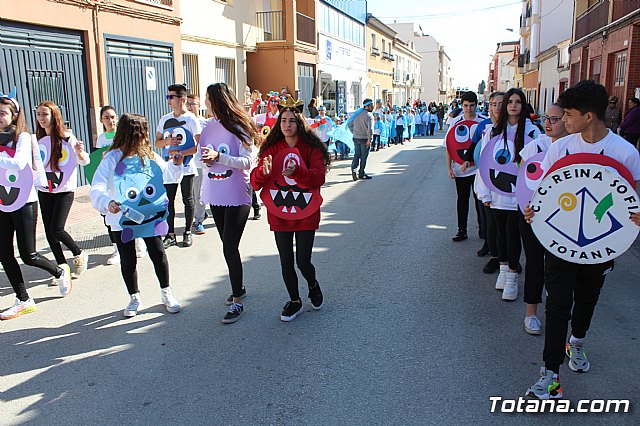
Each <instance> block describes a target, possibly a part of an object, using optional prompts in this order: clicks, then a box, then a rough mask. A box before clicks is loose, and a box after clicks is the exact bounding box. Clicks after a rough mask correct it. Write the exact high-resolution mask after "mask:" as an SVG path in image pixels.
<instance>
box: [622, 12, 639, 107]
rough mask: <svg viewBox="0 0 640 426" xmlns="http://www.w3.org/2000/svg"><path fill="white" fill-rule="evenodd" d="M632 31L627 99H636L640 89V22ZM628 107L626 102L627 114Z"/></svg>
mask: <svg viewBox="0 0 640 426" xmlns="http://www.w3.org/2000/svg"><path fill="white" fill-rule="evenodd" d="M636 24H637V25H635V26H634V27H633V28H632V29H631V32H632V34H631V39H630V40H629V44H630V46H629V52H628V53H627V63H628V64H629V71H628V74H627V88H626V89H627V90H626V98H627V99H629V98H632V97H634V92H635V90H636V88H637V87H640V22H636ZM626 109H627V105H626V102H625V112H626Z"/></svg>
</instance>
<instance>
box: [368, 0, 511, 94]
mask: <svg viewBox="0 0 640 426" xmlns="http://www.w3.org/2000/svg"><path fill="white" fill-rule="evenodd" d="M400 4H401V5H402V6H401V7H399V5H400ZM367 8H368V12H369V13H372V14H373V15H374V16H376V17H377V18H378V19H380V20H381V21H382V22H385V23H393V21H394V19H395V20H396V21H397V22H398V23H400V22H416V23H418V24H420V25H421V26H422V30H423V31H424V33H425V34H429V35H431V36H433V37H434V38H435V39H436V40H438V42H439V43H440V44H442V45H444V46H445V50H446V52H447V55H449V57H450V58H451V61H452V62H451V72H452V74H453V77H454V82H453V84H454V86H456V87H457V86H460V87H465V86H467V87H469V89H471V90H477V88H478V84H479V83H480V81H481V80H486V79H487V74H488V72H489V71H488V70H489V62H490V60H491V57H490V56H491V55H493V53H494V52H495V50H496V43H498V42H501V41H515V40H518V39H519V34H518V31H519V27H520V12H521V10H522V2H521V1H518V0H477V1H470V0H454V1H449V0H402V1H398V0H368V1H367ZM507 28H511V29H513V32H510V31H508V30H507Z"/></svg>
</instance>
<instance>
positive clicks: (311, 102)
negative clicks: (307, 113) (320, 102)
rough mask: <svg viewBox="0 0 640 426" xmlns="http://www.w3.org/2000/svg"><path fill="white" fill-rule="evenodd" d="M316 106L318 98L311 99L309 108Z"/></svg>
mask: <svg viewBox="0 0 640 426" xmlns="http://www.w3.org/2000/svg"><path fill="white" fill-rule="evenodd" d="M314 106H316V98H311V100H310V101H309V105H307V108H311V107H314Z"/></svg>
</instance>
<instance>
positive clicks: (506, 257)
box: [493, 209, 522, 271]
mask: <svg viewBox="0 0 640 426" xmlns="http://www.w3.org/2000/svg"><path fill="white" fill-rule="evenodd" d="M493 215H494V217H495V218H496V228H497V230H498V258H499V259H500V262H502V263H504V262H507V263H508V264H509V269H511V270H512V271H515V270H516V269H517V268H518V264H519V263H520V253H521V252H522V246H521V245H520V231H519V229H518V221H519V217H518V216H519V215H520V213H519V212H518V211H516V210H499V209H493Z"/></svg>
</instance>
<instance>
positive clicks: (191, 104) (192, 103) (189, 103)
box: [187, 102, 200, 106]
mask: <svg viewBox="0 0 640 426" xmlns="http://www.w3.org/2000/svg"><path fill="white" fill-rule="evenodd" d="M187 105H189V106H196V105H200V104H199V103H198V102H187Z"/></svg>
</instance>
